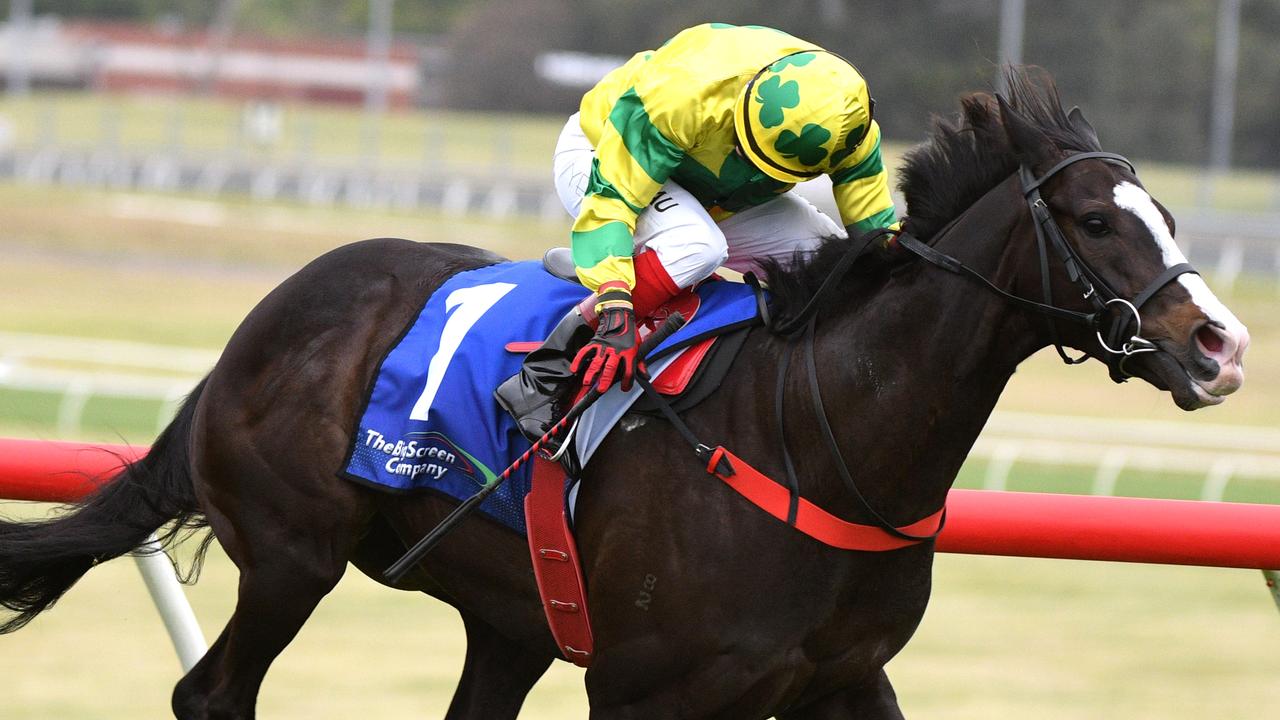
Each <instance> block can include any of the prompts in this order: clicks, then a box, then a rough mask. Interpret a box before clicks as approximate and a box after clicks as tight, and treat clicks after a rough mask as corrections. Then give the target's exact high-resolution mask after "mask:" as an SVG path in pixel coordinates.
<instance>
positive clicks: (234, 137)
mask: <svg viewBox="0 0 1280 720" xmlns="http://www.w3.org/2000/svg"><path fill="white" fill-rule="evenodd" d="M243 112H244V104H243V103H239V102H233V101H227V100H217V99H202V98H157V97H152V96H141V95H139V96H128V95H91V94H85V93H38V94H34V95H31V96H29V97H25V98H14V97H4V98H3V99H0V117H3V118H4V119H5V120H7V121H8V123H9V125H10V128H11V131H12V133H13V140H14V143H15V144H16V145H17V146H19V147H38V146H41V145H48V144H56V145H60V146H63V147H72V148H77V147H79V148H98V147H102V146H106V147H111V146H116V147H119V148H121V149H123V150H127V151H135V152H137V151H144V152H165V151H168V150H171V149H172V150H178V151H181V152H185V153H190V154H195V155H207V156H223V157H231V158H235V157H246V158H247V157H252V158H255V159H259V160H271V161H276V162H289V163H316V164H321V165H323V164H338V163H351V162H356V161H359V160H361V158H363V156H364V153H365V149H366V147H368V146H367V145H366V142H367V138H368V137H370V135H369V132H370V131H373V132H375V133H376V135H377V138H378V141H377V145H376V152H377V160H378V161H379V163H380V164H383V165H390V166H399V167H422V166H424V165H427V164H440V163H443V164H444V165H446V166H450V167H453V168H470V169H472V170H475V171H490V170H493V169H497V170H499V171H501V172H504V173H507V174H511V173H514V174H520V175H527V176H534V175H536V176H537V177H539V178H541V177H544V176H546V175H547V171H546V166H547V165H548V163H549V162H550V157H551V152H552V150H553V149H554V147H555V141H556V138H557V137H558V136H559V133H560V128H561V126H562V125H563V124H564V118H562V117H537V116H522V115H503V114H494V113H484V114H480V113H464V112H445V111H438V110H433V111H405V112H391V113H388V114H387V115H386V116H385V117H384V118H383V119H382V120H381V122H380V123H376V124H374V125H368V124H367V120H366V118H365V116H364V114H363V112H362V111H361V110H359V109H352V108H344V107H325V106H314V105H305V104H299V103H286V104H283V105H282V113H283V114H282V118H281V132H280V134H279V138H278V140H276V141H274V142H267V143H262V142H255V141H254V139H253V138H252V137H250V136H249V135H247V134H246V133H245V132H244V131H243V129H242V127H243V122H242V117H243Z"/></svg>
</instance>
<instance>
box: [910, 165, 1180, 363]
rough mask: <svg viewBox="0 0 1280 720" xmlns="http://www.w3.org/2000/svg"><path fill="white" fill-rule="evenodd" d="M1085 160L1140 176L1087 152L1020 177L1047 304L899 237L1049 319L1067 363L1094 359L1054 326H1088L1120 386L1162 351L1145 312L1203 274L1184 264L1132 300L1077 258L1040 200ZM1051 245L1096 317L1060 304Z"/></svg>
mask: <svg viewBox="0 0 1280 720" xmlns="http://www.w3.org/2000/svg"><path fill="white" fill-rule="evenodd" d="M1082 160H1101V161H1103V162H1106V163H1110V164H1112V165H1119V166H1121V167H1127V168H1128V169H1129V171H1130V172H1132V173H1134V174H1135V175H1136V174H1137V173H1136V171H1135V170H1134V167H1133V163H1131V162H1129V160H1128V159H1127V158H1125V157H1124V156H1123V155H1117V154H1115V153H1108V152H1083V153H1077V154H1075V155H1070V156H1068V157H1067V158H1066V159H1064V160H1062V161H1061V162H1059V163H1058V164H1057V165H1054V166H1053V167H1051V168H1049V169H1048V170H1047V171H1046V172H1045V173H1044V174H1043V175H1041V176H1040V177H1036V176H1035V174H1034V173H1032V172H1031V169H1030V168H1028V167H1027V166H1026V165H1022V166H1021V167H1020V168H1019V169H1018V176H1019V178H1020V180H1021V181H1022V194H1023V196H1024V197H1025V198H1026V199H1027V206H1028V209H1029V210H1030V211H1031V218H1032V221H1033V223H1034V226H1035V230H1036V246H1037V250H1038V252H1039V254H1040V283H1041V287H1042V289H1043V293H1044V301H1043V302H1036V301H1034V300H1028V299H1027V298H1024V297H1020V296H1018V295H1014V294H1012V293H1009V292H1006V291H1005V290H1003V289H1001V288H999V287H997V286H996V285H995V284H994V283H992V282H991V281H990V280H988V279H987V278H986V277H984V276H983V275H982V274H981V273H979V272H977V271H976V270H974V269H972V268H970V267H968V266H967V265H965V264H964V263H962V262H960V261H959V260H957V259H955V258H953V257H951V256H950V255H947V254H945V253H943V252H940V251H938V250H935V249H934V248H932V247H930V246H929V245H926V244H924V243H923V242H920V241H919V240H917V239H916V238H914V237H912V236H911V235H909V234H907V233H900V234H899V235H898V244H899V245H900V246H901V247H903V248H905V249H906V250H909V251H910V252H912V253H914V254H916V255H918V256H919V257H920V258H921V259H922V260H925V261H926V262H928V263H930V264H932V265H936V266H938V267H940V268H942V269H944V270H947V271H949V272H953V273H956V274H961V275H965V276H968V277H970V278H972V279H975V280H977V281H979V282H981V283H982V284H983V285H985V286H986V287H987V288H988V289H989V290H991V291H993V292H995V293H996V294H998V295H1000V296H1001V297H1003V298H1004V299H1005V300H1007V301H1009V302H1011V303H1013V304H1015V305H1017V306H1019V307H1022V308H1024V309H1027V310H1030V311H1031V312H1033V313H1036V314H1038V315H1041V316H1043V317H1044V318H1045V322H1046V323H1047V325H1048V328H1049V337H1050V339H1051V342H1052V343H1053V346H1054V349H1056V350H1057V351H1058V356H1059V357H1061V358H1062V360H1063V362H1065V363H1067V364H1068V365H1077V364H1079V363H1082V362H1084V361H1085V360H1087V359H1089V355H1088V354H1085V355H1081V356H1080V357H1076V358H1073V357H1071V356H1070V355H1068V354H1067V352H1066V351H1065V350H1064V349H1063V348H1062V342H1061V340H1060V339H1059V337H1058V329H1057V325H1056V324H1055V323H1054V321H1055V320H1065V321H1067V322H1071V323H1075V324H1077V325H1083V326H1085V327H1087V328H1088V329H1090V330H1092V331H1094V332H1095V333H1096V334H1097V336H1098V342H1099V343H1100V344H1101V346H1102V349H1103V350H1104V351H1105V352H1106V353H1107V355H1106V358H1105V361H1106V363H1107V367H1108V368H1109V369H1110V371H1111V379H1112V380H1114V381H1115V382H1118V383H1119V382H1124V381H1125V380H1128V379H1129V378H1130V377H1132V376H1131V375H1130V374H1129V373H1128V372H1127V371H1126V369H1125V363H1126V362H1127V361H1128V360H1129V358H1131V357H1133V356H1134V355H1138V354H1141V353H1148V352H1155V351H1157V350H1159V349H1160V348H1159V347H1157V346H1156V344H1155V343H1153V342H1151V341H1150V340H1147V339H1146V338H1143V337H1141V335H1142V315H1141V313H1140V312H1139V311H1140V310H1141V309H1142V306H1143V305H1144V304H1145V303H1146V302H1147V301H1148V300H1150V299H1151V297H1152V296H1154V295H1155V294H1156V293H1157V292H1159V291H1160V289H1161V288H1163V287H1164V286H1165V285H1168V284H1169V283H1170V282H1173V280H1174V279H1176V278H1177V277H1179V276H1180V275H1183V274H1185V273H1196V274H1199V273H1197V271H1196V269H1195V268H1193V267H1192V266H1191V264H1190V263H1178V264H1177V265H1174V266H1172V267H1169V268H1166V269H1165V270H1164V272H1162V273H1160V274H1159V275H1157V276H1156V277H1155V278H1154V279H1152V280H1151V282H1149V283H1147V286H1146V287H1145V288H1143V290H1142V291H1141V292H1139V293H1138V294H1136V295H1134V296H1133V297H1132V298H1131V299H1126V298H1124V297H1121V296H1120V294H1119V293H1117V292H1116V291H1115V290H1114V289H1112V287H1111V285H1109V284H1108V283H1107V281H1106V280H1104V279H1103V277H1102V276H1101V275H1099V274H1098V272H1097V271H1096V270H1094V269H1093V268H1092V267H1090V266H1089V264H1088V263H1087V262H1085V261H1084V259H1083V258H1081V257H1080V256H1079V254H1077V253H1076V251H1075V248H1073V247H1072V246H1071V244H1070V243H1068V242H1067V239H1066V236H1065V235H1063V233H1062V228H1060V227H1059V226H1058V223H1057V221H1056V220H1054V219H1053V214H1052V213H1051V212H1050V211H1049V206H1048V204H1047V203H1045V201H1044V198H1043V197H1041V196H1040V188H1041V186H1043V185H1044V184H1045V183H1046V182H1048V181H1049V179H1050V178H1052V177H1053V176H1054V175H1056V174H1058V173H1059V172H1061V171H1062V170H1063V169H1064V168H1066V167H1068V166H1070V165H1073V164H1075V163H1078V162H1080V161H1082ZM1050 245H1052V246H1053V249H1054V252H1055V253H1056V254H1057V256H1058V259H1059V260H1060V261H1061V262H1062V264H1063V265H1064V266H1065V268H1066V271H1067V277H1068V278H1069V279H1070V280H1071V282H1072V283H1073V284H1075V286H1076V287H1077V288H1079V289H1080V291H1081V293H1082V295H1083V297H1084V299H1086V300H1088V301H1089V303H1090V305H1092V306H1093V312H1087V313H1086V312H1079V311H1076V310H1069V309H1067V308H1063V307H1058V306H1057V305H1054V303H1053V290H1052V283H1051V282H1050V275H1049V251H1048V246H1050ZM1113 307H1118V308H1120V309H1122V310H1127V311H1128V313H1127V314H1126V313H1124V312H1120V313H1115V312H1113V311H1112V308H1113ZM1131 326H1133V332H1132V333H1130V332H1129V328H1130V327H1131ZM1126 336H1127V337H1126Z"/></svg>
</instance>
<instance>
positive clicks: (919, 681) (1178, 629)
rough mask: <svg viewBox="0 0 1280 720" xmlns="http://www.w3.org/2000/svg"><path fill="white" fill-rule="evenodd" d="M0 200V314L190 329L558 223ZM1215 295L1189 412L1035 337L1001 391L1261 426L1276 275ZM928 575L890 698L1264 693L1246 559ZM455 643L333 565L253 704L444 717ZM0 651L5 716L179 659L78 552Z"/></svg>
mask: <svg viewBox="0 0 1280 720" xmlns="http://www.w3.org/2000/svg"><path fill="white" fill-rule="evenodd" d="M0 213H2V214H3V217H5V226H4V229H3V230H0V257H3V258H4V260H3V261H2V262H0V287H3V288H4V290H3V291H0V331H9V332H26V333H42V334H54V335H67V336H86V337H98V338H114V339H127V340H133V341H139V342H150V343H163V344H171V345H182V346H192V347H202V348H217V347H220V346H221V344H222V343H223V342H225V339H226V338H227V336H228V335H229V334H230V333H231V332H232V330H233V329H234V328H235V326H236V324H237V323H238V322H239V320H240V318H241V317H243V315H244V314H245V313H246V312H247V311H248V310H249V309H250V308H251V307H252V306H253V304H254V303H255V302H256V301H257V300H258V299H259V298H261V297H262V296H263V295H264V294H265V293H266V292H267V291H269V290H270V289H271V288H272V287H274V286H275V285H276V284H277V283H278V282H279V281H280V280H281V279H283V278H284V277H285V276H286V275H288V274H289V273H290V272H291V271H292V270H294V269H296V268H297V267H299V266H300V265H301V264H303V263H305V262H306V261H307V260H309V259H310V258H312V257H314V256H315V255H317V254H319V253H320V252H323V251H324V250H326V249H328V248H331V247H334V246H336V245H338V244H341V243H344V242H348V241H351V240H354V239H358V238H361V237H374V236H385V235H400V236H405V237H410V238H413V239H419V240H441V241H452V242H465V243H469V244H477V245H483V246H485V247H488V248H491V249H494V250H496V251H498V252H501V253H503V254H506V255H508V256H511V257H534V256H537V255H539V254H540V253H541V252H542V250H543V249H544V248H545V247H547V246H548V245H550V244H552V243H557V242H561V241H562V240H563V238H564V236H565V232H566V224H562V223H554V222H538V221H521V222H504V223H500V222H490V221H484V220H477V219H474V218H459V217H450V216H444V215H408V214H393V213H384V212H375V211H368V212H365V211H348V210H341V211H339V210H328V209H317V208H310V207H302V206H293V205H285V204H280V205H269V206H264V205H253V204H249V203H235V202H232V203H222V202H209V201H205V200H196V199H191V198H187V197H167V196H142V195H119V194H112V193H105V192H90V191H77V190H65V189H52V188H30V187H15V186H8V185H0ZM1210 279H1211V278H1210ZM1220 294H1221V295H1222V297H1223V299H1224V301H1225V302H1226V303H1227V304H1228V305H1229V306H1231V307H1232V308H1233V309H1234V310H1235V311H1236V313H1237V314H1238V315H1240V317H1241V319H1242V320H1244V322H1245V323H1246V324H1247V325H1249V327H1250V329H1251V331H1252V333H1253V339H1254V342H1253V347H1252V349H1251V350H1250V362H1249V376H1248V382H1247V383H1246V385H1245V388H1244V389H1243V390H1242V391H1241V394H1240V396H1239V397H1235V398H1232V399H1231V400H1230V401H1228V402H1227V403H1226V404H1225V405H1224V406H1222V407H1217V408H1210V409H1208V410H1205V411H1200V412H1198V413H1195V414H1193V415H1186V414H1184V413H1182V412H1181V411H1178V410H1177V409H1176V408H1174V407H1173V404H1172V402H1170V401H1169V399H1168V397H1167V396H1166V395H1164V394H1162V393H1159V392H1157V391H1155V390H1154V389H1152V388H1150V387H1148V386H1146V385H1145V384H1143V383H1141V382H1132V383H1129V384H1127V385H1124V386H1121V387H1116V386H1114V385H1112V384H1111V383H1110V382H1109V381H1108V380H1107V378H1106V371H1105V369H1103V368H1102V367H1101V366H1100V365H1098V364H1096V363H1091V364H1088V365H1086V366H1085V367H1083V368H1065V367H1061V366H1059V365H1057V364H1055V363H1056V360H1053V359H1052V358H1050V357H1048V356H1040V357H1037V358H1035V359H1033V360H1032V361H1030V362H1029V363H1028V364H1027V366H1026V367H1025V368H1023V370H1022V371H1020V372H1019V373H1018V375H1017V376H1016V377H1015V378H1014V381H1013V383H1012V384H1011V386H1010V388H1009V391H1008V393H1007V394H1006V397H1005V398H1004V400H1002V403H1001V407H1002V408H1004V409H1011V410H1023V411H1034V412H1052V413H1065V414H1075V415H1082V416H1097V415H1109V416H1113V417H1128V418H1133V419H1140V420H1141V419H1163V420H1178V421H1182V422H1187V423H1192V424H1194V423H1195V422H1197V421H1202V422H1213V423H1223V424H1231V423H1236V424H1250V425H1261V426H1270V427H1275V426H1277V425H1278V424H1280V422H1278V420H1280V410H1277V408H1278V407H1280V314H1277V313H1276V312H1275V308H1276V303H1277V289H1276V286H1275V285H1274V284H1272V283H1270V282H1262V281H1258V280H1255V279H1250V278H1248V277H1246V278H1244V279H1242V280H1241V281H1240V282H1239V283H1237V285H1236V287H1235V289H1234V290H1233V291H1232V292H1229V293H1228V292H1221V293H1220ZM42 403H43V404H44V405H42ZM48 403H49V401H48V400H47V399H41V398H39V397H36V396H34V395H32V396H24V395H21V394H17V393H12V392H9V393H2V392H0V434H2V435H18V436H27V437H51V436H52V435H53V432H54V430H53V427H52V424H51V420H50V415H49V412H48V408H47V407H45V406H47V405H48ZM90 410H91V411H90V412H89V415H91V417H90V418H88V419H87V420H86V431H85V435H84V437H85V438H87V439H103V440H119V439H121V438H123V439H124V440H127V441H131V442H135V443H140V444H145V443H147V442H149V440H150V437H151V436H150V433H151V432H152V431H153V426H154V420H153V419H152V416H153V415H154V409H137V408H134V409H129V408H127V407H123V406H113V405H111V404H110V403H108V404H105V405H99V406H98V407H97V408H96V409H93V408H90ZM1049 482H1053V480H1052V479H1050V480H1049ZM1063 482H1065V481H1063ZM1145 482H1146V485H1147V486H1150V485H1157V484H1159V482H1160V478H1149V479H1147V480H1146V481H1145ZM1019 489H1026V488H1021V487H1020V488H1019ZM1270 491H1274V488H1272V489H1263V490H1259V491H1258V492H1259V493H1263V494H1265V493H1266V492H1270ZM1270 497H1271V498H1272V499H1271V501H1272V502H1274V501H1276V500H1275V499H1274V497H1275V496H1270ZM1258 499H1265V498H1258ZM32 511H33V510H32V508H30V507H26V506H21V505H20V504H13V503H11V504H6V505H4V506H3V507H0V512H3V513H4V514H6V515H8V514H21V515H28V514H30V513H31V512H32ZM935 580H936V582H935V591H934V600H933V603H932V605H931V607H930V610H929V612H928V614H927V615H926V617H925V620H924V623H923V625H922V627H921V629H920V631H919V633H918V634H917V637H916V638H915V639H914V640H913V642H912V643H911V644H910V645H908V647H907V649H906V650H905V651H904V653H903V654H902V655H901V656H900V657H899V658H898V659H896V660H895V661H894V662H893V663H892V664H891V665H890V667H889V671H890V677H891V678H892V679H893V680H894V683H895V685H896V687H897V689H898V693H899V697H900V699H901V701H902V705H903V708H904V710H905V712H906V713H907V715H908V717H912V718H916V719H921V718H923V719H926V720H928V719H931V718H938V719H941V718H948V719H955V718H961V719H965V718H983V719H995V720H1003V719H1005V718H1009V719H1012V718H1022V717H1037V718H1047V719H1056V718H1064V719H1065V718H1160V719H1161V720H1166V719H1174V720H1181V719H1184V718H1185V719H1186V720H1191V719H1193V718H1194V719H1196V720H1200V719H1201V718H1214V719H1224V720H1227V719H1233V718H1253V717H1258V716H1260V715H1265V714H1266V713H1268V712H1270V711H1271V710H1272V709H1274V708H1276V707H1280V658H1278V657H1277V655H1276V651H1275V649H1276V647H1277V646H1280V618H1278V617H1277V616H1276V612H1275V606H1274V605H1273V603H1272V602H1271V600H1270V598H1269V597H1268V596H1267V593H1266V591H1265V588H1264V587H1263V584H1262V580H1261V578H1260V576H1259V574H1258V573H1257V572H1253V571H1241V570H1221V569H1197V568H1179V567H1159V566H1139V565H1120V564H1103V563H1082V562H1063V561H1049V560H1022V559H1006V558H977V557H965V556H947V555H941V556H939V558H938V562H937V570H936V574H935ZM779 582H780V583H781V582H785V579H784V578H779ZM760 592H770V588H767V587H762V588H760ZM188 594H189V597H190V598H191V600H192V603H193V605H194V606H195V609H196V613H197V616H198V617H199V618H200V621H201V623H202V625H203V627H204V631H205V634H206V636H207V637H209V638H212V637H213V636H215V635H216V634H217V632H218V631H219V630H220V629H221V625H222V623H223V622H224V621H225V619H226V618H227V616H228V615H229V614H230V611H231V607H232V603H233V602H234V594H235V573H234V568H233V567H232V566H231V564H230V563H229V562H228V561H227V560H226V558H225V557H224V556H223V555H222V554H221V553H220V552H219V551H218V550H217V549H216V548H215V549H214V551H213V552H212V553H211V555H210V561H209V563H208V566H207V568H206V571H205V574H204V576H203V578H202V580H201V582H200V583H199V584H198V585H196V586H195V587H194V588H191V589H190V590H189V593H188ZM463 647H464V646H463V638H462V632H461V623H460V622H459V621H458V620H457V618H456V615H455V614H454V613H453V611H452V610H451V609H449V608H448V607H447V606H445V605H443V604H442V603H439V602H436V601H434V600H431V599H429V598H426V597H425V596H420V595H413V594H407V593H397V592H394V591H391V590H386V589H384V588H381V587H380V586H377V585H375V584H373V583H372V582H371V581H368V580H367V579H365V578H364V577H363V576H361V575H359V573H358V572H355V571H352V572H350V573H348V575H347V577H346V578H345V579H344V580H343V582H342V584H341V585H340V587H339V588H338V590H337V591H336V592H335V593H334V594H333V595H332V596H331V597H329V598H328V599H326V601H325V602H324V603H322V604H321V606H320V608H319V609H318V611H317V612H316V614H315V615H314V616H313V618H312V620H311V621H310V622H309V623H308V624H307V626H306V627H305V628H304V629H303V631H302V633H301V635H300V636H299V638H298V639H297V640H296V641H295V642H294V643H293V645H291V646H290V647H289V649H288V650H286V652H285V653H284V655H283V656H282V657H281V659H280V660H279V661H278V662H277V663H276V664H275V665H274V666H273V668H272V671H271V672H270V673H269V674H268V676H267V680H266V683H265V686H264V690H263V694H262V697H261V702H260V716H261V717H264V718H308V719H310V718H347V717H353V716H358V715H361V714H363V715H365V716H369V717H379V718H383V717H385V718H401V717H404V718H408V717H440V716H442V715H443V713H444V709H445V708H446V707H447V704H448V698H449V696H450V694H451V692H452V689H453V685H454V682H455V680H456V677H457V673H458V671H459V669H460V667H461V661H462V655H463ZM0 667H2V668H4V673H3V674H4V681H3V685H2V686H3V688H4V693H3V700H0V717H3V718H5V720H34V719H36V718H40V719H45V718H60V719H61V718H65V719H68V720H78V719H80V718H94V719H95V720H96V719H102V720H116V719H125V718H128V719H131V720H132V719H137V718H161V717H166V716H168V710H167V708H168V697H169V692H170V690H171V688H172V685H173V683H174V682H175V681H176V679H177V678H178V675H179V669H178V664H177V661H176V659H175V656H174V655H173V652H172V650H171V648H170V647H169V644H168V639H167V637H166V636H165V634H164V631H163V628H162V625H161V623H160V621H159V619H158V617H156V615H155V613H154V610H153V609H152V607H151V605H150V602H149V600H148V599H147V597H146V594H145V591H144V589H143V586H142V583H141V582H140V579H139V577H138V574H137V572H136V570H135V569H134V568H133V566H132V563H131V562H130V561H128V560H118V561H113V562H111V563H107V564H106V565H104V566H102V567H99V568H96V569H94V570H93V571H92V572H91V573H89V575H88V576H87V577H86V579H85V580H84V581H83V582H82V583H81V584H80V585H78V586H77V587H76V588H74V589H73V590H72V591H71V592H70V593H69V594H68V595H67V597H66V598H65V600H64V601H63V602H62V603H60V604H59V605H58V606H57V607H56V608H55V609H54V610H52V611H50V612H49V613H47V614H46V615H44V616H42V617H40V618H39V619H37V620H36V621H35V622H34V623H33V624H32V625H31V626H30V627H28V628H26V629H25V630H22V631H19V632H18V633H16V634H14V635H11V636H5V637H2V638H0ZM586 716H587V710H586V701H585V694H584V693H583V691H582V689H581V672H580V671H579V670H577V669H575V668H572V667H570V666H568V665H567V664H566V663H557V664H556V666H555V667H554V668H553V669H552V671H551V672H550V673H549V674H548V676H547V677H546V678H545V679H544V680H543V682H542V683H541V684H540V685H539V686H538V688H536V689H535V691H534V694H533V696H532V697H531V699H530V701H529V703H528V705H527V708H526V711H525V713H524V714H523V715H522V717H526V718H547V719H550V718H558V719H571V718H585V717H586Z"/></svg>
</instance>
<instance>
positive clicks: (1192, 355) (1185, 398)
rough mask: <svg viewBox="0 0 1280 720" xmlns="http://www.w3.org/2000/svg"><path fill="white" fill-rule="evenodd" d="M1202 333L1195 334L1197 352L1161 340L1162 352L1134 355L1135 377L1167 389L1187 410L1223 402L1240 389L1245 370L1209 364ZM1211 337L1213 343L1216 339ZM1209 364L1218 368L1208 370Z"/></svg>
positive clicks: (1176, 402)
mask: <svg viewBox="0 0 1280 720" xmlns="http://www.w3.org/2000/svg"><path fill="white" fill-rule="evenodd" d="M1200 334H1201V333H1197V334H1196V335H1195V341H1196V348H1195V350H1194V351H1191V350H1188V349H1185V348H1177V347H1176V346H1173V345H1172V344H1171V343H1166V342H1160V341H1157V342H1156V344H1157V345H1158V346H1160V350H1161V351H1160V352H1154V353H1147V354H1143V355H1140V356H1138V357H1135V358H1133V359H1132V360H1131V361H1130V362H1129V363H1128V368H1129V371H1130V372H1132V373H1133V375H1134V377H1139V378H1142V379H1143V380H1146V381H1147V382H1149V383H1151V384H1152V385H1154V386H1155V387H1156V388H1158V389H1160V390H1167V391H1168V392H1169V394H1170V395H1171V396H1172V397H1173V402H1174V404H1176V405H1177V406H1178V407H1179V408H1181V409H1183V410H1199V409H1200V408H1203V407H1208V406H1210V405H1220V404H1222V403H1223V402H1224V401H1225V400H1226V399H1227V396H1228V395H1230V394H1231V393H1233V392H1235V391H1236V390H1238V389H1239V388H1240V385H1241V384H1242V383H1243V381H1244V372H1243V369H1242V368H1240V367H1239V366H1238V365H1234V364H1233V365H1231V366H1219V365H1218V363H1216V362H1213V361H1209V362H1207V363H1206V360H1207V358H1206V357H1205V355H1206V354H1207V353H1205V352H1204V349H1205V348H1204V347H1203V345H1204V340H1202V339H1201V338H1200V337H1199V335H1200ZM1208 340H1209V342H1210V344H1212V340H1213V338H1212V337H1210V338H1208ZM1209 349H1210V350H1212V349H1213V348H1212V347H1210V348H1209ZM1206 365H1209V366H1211V367H1213V368H1214V370H1213V372H1212V373H1211V374H1210V373H1209V372H1206V370H1207V368H1206Z"/></svg>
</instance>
